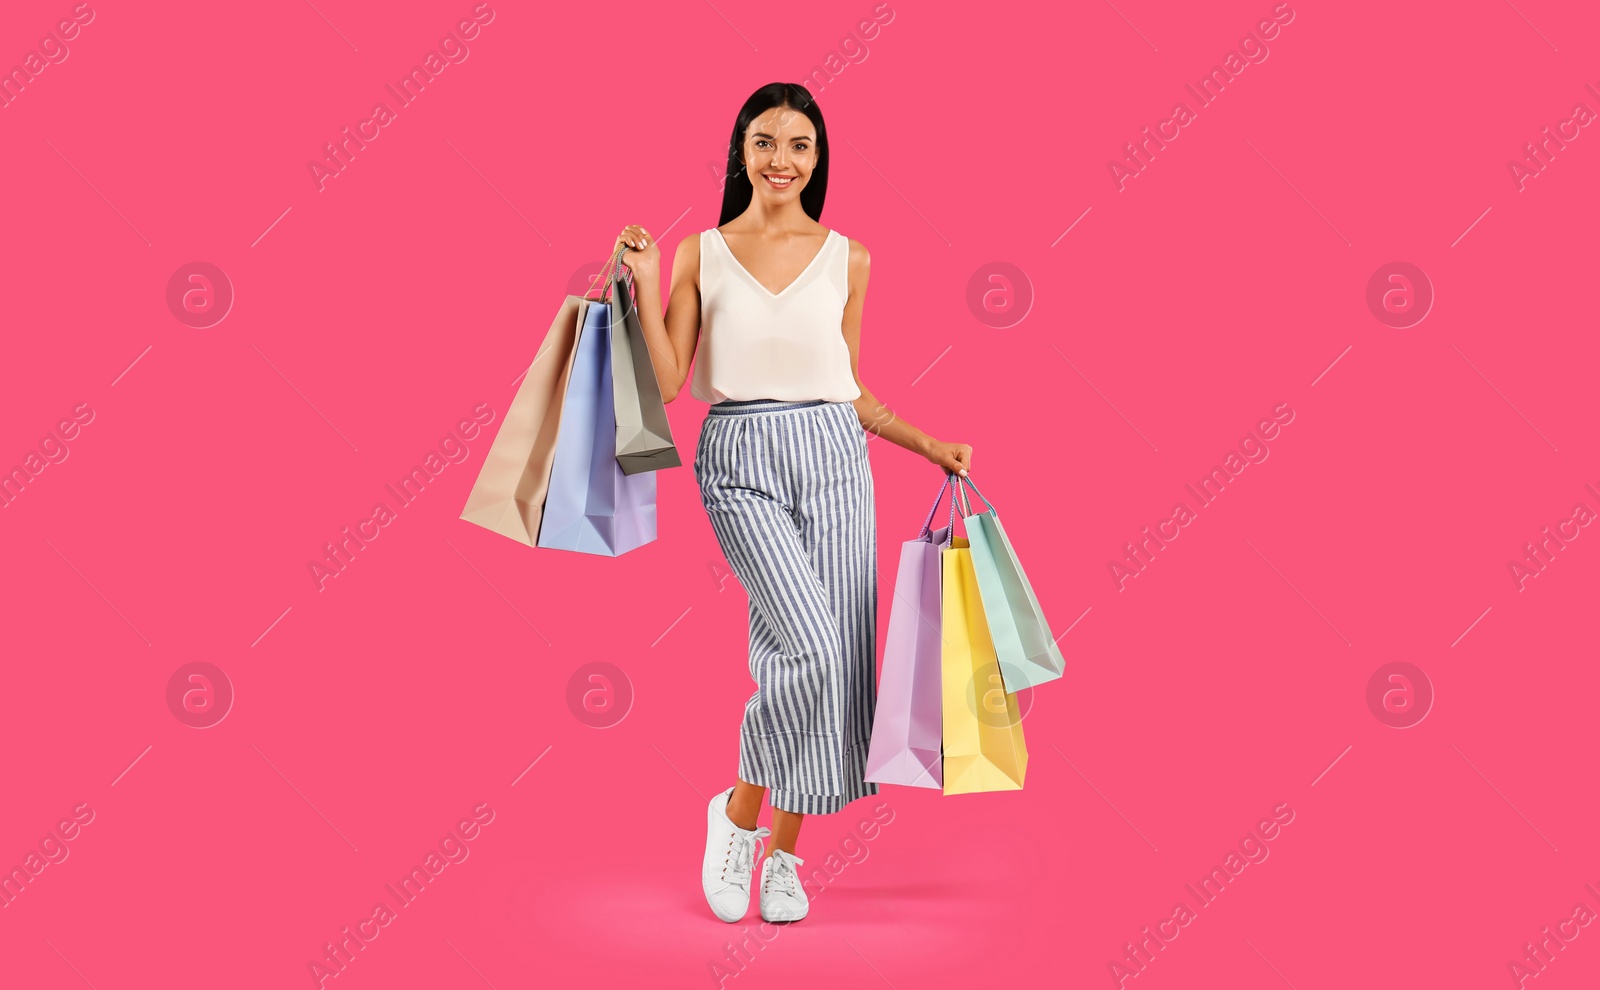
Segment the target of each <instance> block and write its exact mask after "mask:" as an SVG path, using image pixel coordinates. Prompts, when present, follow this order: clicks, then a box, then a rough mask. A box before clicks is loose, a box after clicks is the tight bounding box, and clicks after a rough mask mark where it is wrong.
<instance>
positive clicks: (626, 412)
mask: <svg viewBox="0 0 1600 990" xmlns="http://www.w3.org/2000/svg"><path fill="white" fill-rule="evenodd" d="M611 384H612V400H613V403H614V405H615V409H616V419H617V449H616V457H617V463H618V464H620V465H622V473H623V474H638V473H639V472H640V471H656V470H660V469H661V468H669V467H679V466H681V465H682V464H683V461H682V459H680V458H679V457H678V448H677V447H676V446H674V445H673V443H672V427H671V426H670V425H669V424H668V423H667V407H666V405H665V404H664V403H663V402H662V401H661V385H660V383H659V382H657V381H656V369H655V365H654V364H652V363H651V361H650V346H649V344H648V343H647V342H646V341H645V339H644V328H643V327H642V326H640V324H639V311H638V309H637V308H636V307H635V305H634V301H633V298H632V297H631V296H629V294H628V286H627V284H626V283H624V281H623V278H622V276H621V274H618V275H617V276H616V277H615V278H613V279H612V291H611Z"/></svg>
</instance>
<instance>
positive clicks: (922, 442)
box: [843, 240, 972, 474]
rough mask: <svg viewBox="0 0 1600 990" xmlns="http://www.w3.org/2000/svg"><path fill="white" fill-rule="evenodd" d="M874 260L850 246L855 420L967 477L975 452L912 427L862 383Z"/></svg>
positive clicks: (848, 328) (848, 327) (848, 305)
mask: <svg viewBox="0 0 1600 990" xmlns="http://www.w3.org/2000/svg"><path fill="white" fill-rule="evenodd" d="M871 265H872V257H871V255H869V254H867V249H866V247H865V246H864V245H862V244H861V242H859V241H856V240H852V241H851V242H850V262H849V273H850V298H849V299H848V300H847V301H846V302H845V306H844V326H843V331H844V340H845V343H846V344H848V345H849V347H850V370H851V372H852V373H853V374H854V375H855V377H856V385H857V387H859V388H860V389H861V396H860V398H858V399H856V400H855V407H856V418H858V419H860V420H861V426H862V428H863V429H865V430H868V431H870V432H872V433H876V434H877V435H878V436H880V437H882V438H883V439H885V440H887V441H889V442H890V443H892V444H895V445H897V446H900V447H904V448H905V449H907V450H909V451H912V452H913V453H917V454H921V455H922V456H923V457H926V458H927V459H928V460H930V461H932V462H933V463H935V464H937V465H939V466H940V467H942V468H944V469H945V470H946V471H956V472H959V473H961V474H966V473H967V469H968V468H970V467H971V466H972V448H971V447H970V446H968V445H967V444H964V443H945V442H944V441H942V440H935V439H934V438H933V437H930V436H928V435H927V434H926V433H924V432H922V431H921V430H919V429H917V428H916V427H915V426H912V425H911V424H910V423H908V422H906V421H905V420H903V419H901V418H900V417H898V416H896V415H895V414H894V411H893V410H891V409H890V408H889V407H888V406H886V405H884V404H883V403H882V402H879V401H878V397H877V396H875V395H873V394H872V391H871V390H870V389H868V388H867V386H866V383H864V382H863V381H862V380H861V372H860V364H859V363H858V357H859V355H860V351H861V311H862V309H863V307H864V306H865V303H866V296H867V276H868V275H869V274H870V269H871Z"/></svg>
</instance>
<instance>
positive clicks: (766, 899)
mask: <svg viewBox="0 0 1600 990" xmlns="http://www.w3.org/2000/svg"><path fill="white" fill-rule="evenodd" d="M804 863H805V860H803V859H801V858H799V857H798V856H796V855H794V854H793V853H787V852H784V851H783V850H782V849H777V850H774V851H773V853H772V855H771V856H768V857H767V861H766V862H765V863H763V864H761V917H762V918H763V919H764V920H766V921H799V920H800V919H801V918H804V917H805V916H806V912H807V911H808V910H810V908H811V904H810V901H809V900H808V899H807V898H806V889H805V887H803V886H801V884H800V874H799V873H797V872H796V871H795V866H796V865H803V864H804Z"/></svg>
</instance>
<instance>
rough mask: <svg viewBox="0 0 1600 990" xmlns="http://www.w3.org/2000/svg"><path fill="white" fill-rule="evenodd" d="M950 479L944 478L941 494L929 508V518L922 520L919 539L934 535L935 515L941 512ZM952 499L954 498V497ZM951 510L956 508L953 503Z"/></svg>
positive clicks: (940, 489) (918, 534) (947, 476)
mask: <svg viewBox="0 0 1600 990" xmlns="http://www.w3.org/2000/svg"><path fill="white" fill-rule="evenodd" d="M950 478H951V475H948V474H947V475H945V476H944V483H943V484H942V485H940V486H939V494H938V495H937V496H936V497H935V498H934V500H933V504H932V505H930V506H928V518H926V519H924V520H922V528H921V529H919V530H917V537H918V538H919V539H920V538H922V537H924V536H932V535H933V514H934V513H935V512H937V511H939V503H940V502H942V501H944V493H945V492H947V491H949V490H950ZM951 497H952V498H954V496H951ZM951 508H952V509H954V508H955V506H954V503H952V505H951Z"/></svg>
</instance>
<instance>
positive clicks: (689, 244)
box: [672, 234, 700, 289]
mask: <svg viewBox="0 0 1600 990" xmlns="http://www.w3.org/2000/svg"><path fill="white" fill-rule="evenodd" d="M672 271H673V273H674V274H676V273H678V272H687V273H689V274H690V275H691V276H692V279H691V280H692V281H693V283H694V287H695V288H696V289H699V288H700V235H699V234H690V235H688V236H687V237H685V238H684V239H683V240H681V241H679V242H678V247H677V248H676V249H675V250H674V251H673V253H672Z"/></svg>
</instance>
